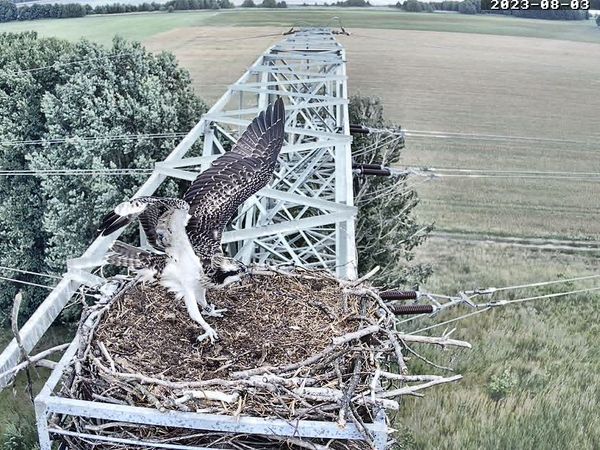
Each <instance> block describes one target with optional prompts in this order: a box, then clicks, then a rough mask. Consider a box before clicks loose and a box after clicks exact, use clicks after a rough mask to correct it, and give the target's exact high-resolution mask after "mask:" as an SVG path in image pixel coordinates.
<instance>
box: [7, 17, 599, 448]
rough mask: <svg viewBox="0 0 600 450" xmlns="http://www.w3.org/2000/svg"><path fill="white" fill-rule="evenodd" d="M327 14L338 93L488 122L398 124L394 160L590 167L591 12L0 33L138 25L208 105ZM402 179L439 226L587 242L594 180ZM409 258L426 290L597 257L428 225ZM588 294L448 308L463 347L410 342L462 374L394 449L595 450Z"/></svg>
mask: <svg viewBox="0 0 600 450" xmlns="http://www.w3.org/2000/svg"><path fill="white" fill-rule="evenodd" d="M333 15H337V16H339V17H341V18H342V21H343V23H344V26H346V27H347V28H348V29H349V30H350V31H351V32H352V33H353V35H352V36H350V37H341V38H340V41H341V42H342V43H343V44H344V46H345V47H346V49H347V56H348V75H349V88H350V92H351V93H361V94H365V95H376V96H380V97H381V98H382V99H383V103H384V106H385V110H386V116H387V117H389V118H390V119H391V120H393V121H395V122H398V123H401V124H402V125H403V126H404V127H405V128H406V129H409V130H421V131H446V132H461V133H479V134H496V135H503V136H506V138H503V139H499V140H494V141H491V140H485V139H437V138H422V137H420V138H417V137H414V138H409V139H408V141H407V149H406V151H405V156H404V160H403V161H402V163H403V164H406V165H411V166H412V165H418V166H429V167H441V168H469V169H494V170H539V171H568V172H578V171H581V172H600V157H599V155H598V152H599V150H598V148H597V145H596V143H597V142H599V141H600V129H599V128H598V126H597V120H598V111H600V95H598V89H599V88H600V45H599V44H600V29H598V28H597V27H595V26H594V25H592V23H591V22H589V23H581V22H551V21H531V20H522V19H509V18H504V17H481V16H477V17H468V16H460V15H441V14H440V15H432V14H403V13H399V12H397V11H387V12H386V11H381V10H373V11H365V10H360V11H355V10H339V9H335V10H333V9H324V10H312V9H311V10H288V11H276V12H271V11H268V12H265V11H226V12H213V11H206V12H190V13H175V14H137V15H134V14H132V15H125V16H105V17H89V18H85V19H69V20H59V21H38V22H23V23H11V24H3V25H0V30H1V31H17V30H24V29H30V28H33V29H36V30H38V31H39V32H40V33H42V34H44V35H53V36H59V37H64V38H67V39H71V40H73V39H78V38H79V37H86V38H88V39H92V40H95V41H98V42H101V43H104V44H106V43H109V42H110V39H111V37H112V35H113V34H114V33H119V34H121V35H124V36H125V37H128V38H132V39H140V40H142V41H143V42H144V43H145V45H146V46H147V47H148V48H149V49H151V50H153V51H160V50H168V51H172V52H173V53H174V54H175V55H176V56H177V57H178V59H179V60H180V62H181V64H182V65H183V66H185V67H187V68H188V69H189V71H190V73H191V75H192V78H193V81H194V86H195V88H196V90H197V92H198V94H199V95H200V96H201V97H202V98H204V99H205V100H206V101H207V102H208V103H212V102H213V101H214V100H216V99H217V98H218V97H219V96H220V95H221V94H222V93H223V91H224V89H225V88H226V86H227V85H228V84H230V83H232V82H234V81H235V80H236V79H237V78H238V77H239V75H241V74H242V73H243V71H244V70H245V68H246V67H247V66H248V65H250V64H251V63H252V62H253V61H254V60H255V59H256V57H257V56H258V55H259V53H260V52H262V51H263V50H264V49H265V48H266V47H267V46H269V45H271V44H272V43H274V42H276V41H278V40H279V39H280V36H276V35H275V34H276V33H280V32H281V31H283V30H284V29H285V27H287V26H290V25H292V24H293V23H298V22H300V21H308V22H311V23H317V22H320V23H321V24H324V23H326V22H327V21H328V20H329V19H330V18H331V17H332V16H333ZM473 33H482V34H473ZM516 137H538V138H543V139H553V140H554V141H553V142H550V141H544V140H537V141H530V140H521V139H517V138H516ZM419 181H420V179H415V180H414V182H415V183H418V182H419ZM417 189H418V191H419V193H420V196H421V197H422V199H423V202H422V204H421V205H420V207H419V215H420V216H421V217H422V219H423V220H426V221H434V222H435V223H436V227H437V229H438V230H440V231H451V232H455V233H461V234H464V235H466V236H468V235H469V234H476V235H478V236H481V235H484V234H485V235H488V236H492V237H493V236H516V237H521V238H535V237H542V238H555V239H580V240H598V235H599V233H600V213H599V208H598V206H599V205H598V199H599V198H600V185H599V183H591V182H583V181H572V180H570V181H566V180H558V179H546V180H522V179H464V178H454V179H438V180H432V181H428V182H423V183H421V184H419V185H418V187H417ZM416 260H417V261H420V262H425V263H429V264H431V265H432V266H433V267H434V270H435V272H434V276H433V277H432V279H431V280H430V281H429V282H428V284H427V286H426V287H427V289H429V290H431V291H436V292H440V293H454V292H456V291H458V290H461V289H469V288H475V287H480V286H504V285H514V284H518V283H527V282H535V281H540V280H549V279H554V278H556V277H557V276H559V275H564V276H570V275H573V276H577V275H581V274H589V273H598V272H599V268H600V259H599V258H597V254H587V253H576V254H573V255H571V254H566V253H564V252H556V251H539V250H528V249H523V248H511V247H509V246H495V245H489V244H483V243H481V242H477V243H465V242H460V243H459V242H452V241H443V240H440V239H435V240H433V239H432V240H430V241H429V242H427V243H426V244H425V245H424V246H423V247H422V248H420V249H419V250H418V252H417V257H416ZM598 301H599V298H598V296H597V295H596V296H588V297H585V296H581V297H577V298H575V299H572V300H549V301H545V302H543V303H536V304H535V305H531V306H523V307H510V308H505V309H502V310H497V311H494V312H491V313H485V314H483V315H480V316H478V317H477V318H473V319H470V320H466V321H465V322H463V323H462V324H461V325H459V329H458V330H457V332H456V333H455V336H456V337H457V338H462V339H466V340H469V341H471V342H472V343H473V344H474V349H473V350H471V351H470V352H460V353H454V352H448V353H443V354H442V355H441V356H440V354H439V353H437V352H434V353H431V355H430V354H428V356H431V357H433V358H436V361H438V362H440V363H442V364H446V363H449V364H451V365H453V366H454V367H456V368H457V371H458V372H460V373H462V374H464V375H465V379H464V381H463V382H461V383H459V384H455V385H453V386H445V387H443V388H440V389H438V390H434V391H431V392H429V393H428V394H427V396H426V398H424V399H407V400H406V403H405V405H406V407H405V408H404V409H403V410H402V413H401V416H400V418H399V420H398V421H397V425H396V426H397V428H398V429H400V430H401V431H402V432H403V438H402V443H403V446H402V447H401V448H419V449H420V448H428V449H440V448H452V449H466V448H469V449H471V448H487V449H496V448H511V449H512V448H518V449H521V448H522V449H554V448H584V449H585V448H590V449H591V448H598V443H599V442H600V435H599V433H598V430H599V429H600V426H599V425H600V424H599V423H598V414H597V411H598V407H599V406H600V400H599V399H600V391H599V389H600V388H599V387H598V386H600V383H599V382H600V380H599V379H598V373H599V369H600V366H598V361H599V359H598V356H599V354H600V346H599V344H598V334H599V332H600V329H599V328H598V324H597V319H596V317H597V313H596V309H597V308H595V307H594V305H596V306H597V304H598ZM594 302H595V303H594ZM465 312H466V311H465ZM498 386H500V388H498ZM498 389H500V394H501V395H500V394H498V392H497V391H498ZM498 395H500V397H498Z"/></svg>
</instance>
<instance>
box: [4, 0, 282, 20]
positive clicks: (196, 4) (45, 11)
mask: <svg viewBox="0 0 600 450" xmlns="http://www.w3.org/2000/svg"><path fill="white" fill-rule="evenodd" d="M265 1H274V0H265ZM284 3H285V2H284ZM233 7H234V5H233V3H232V2H231V1H230V0H171V1H169V2H167V3H164V4H160V3H156V2H151V3H149V2H144V3H140V4H139V5H132V4H128V3H112V4H107V5H99V6H96V7H92V6H91V5H87V4H85V5H84V4H82V3H54V4H49V3H43V4H40V3H34V4H33V5H31V6H29V5H24V6H19V7H18V6H17V5H16V4H15V3H13V2H11V1H9V0H0V22H11V21H14V20H37V19H66V18H70V17H84V16H87V15H91V14H123V13H130V12H147V11H168V12H170V11H174V10H194V9H225V8H233Z"/></svg>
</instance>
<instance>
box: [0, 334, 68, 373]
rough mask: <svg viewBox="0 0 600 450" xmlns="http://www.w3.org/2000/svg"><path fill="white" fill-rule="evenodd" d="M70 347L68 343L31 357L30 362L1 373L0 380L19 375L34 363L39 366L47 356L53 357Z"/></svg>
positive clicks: (24, 362)
mask: <svg viewBox="0 0 600 450" xmlns="http://www.w3.org/2000/svg"><path fill="white" fill-rule="evenodd" d="M68 346H69V344H68V343H67V344H61V345H57V346H56V347H52V348H49V349H48V350H44V351H43V352H40V353H38V354H37V355H34V356H30V357H29V359H28V361H23V362H22V363H20V364H17V365H16V366H15V367H12V368H11V369H8V370H7V371H5V372H2V373H0V378H4V377H6V376H7V375H11V374H17V373H18V372H20V371H21V370H23V369H25V368H26V367H28V366H29V365H30V364H32V363H33V364H36V365H39V364H40V363H41V362H42V360H44V358H46V357H47V356H49V355H51V354H52V353H54V352H60V351H62V350H65V349H66V348H67V347H68Z"/></svg>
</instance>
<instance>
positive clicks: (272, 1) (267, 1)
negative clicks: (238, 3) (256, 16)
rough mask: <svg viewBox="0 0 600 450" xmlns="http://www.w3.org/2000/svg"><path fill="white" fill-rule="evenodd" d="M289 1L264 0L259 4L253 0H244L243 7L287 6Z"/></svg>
mask: <svg viewBox="0 0 600 450" xmlns="http://www.w3.org/2000/svg"><path fill="white" fill-rule="evenodd" d="M287 6H288V5H287V3H286V2H285V1H284V0H282V1H279V2H278V1H276V0H263V1H262V3H261V4H259V5H257V4H256V3H254V1H253V0H244V2H243V3H242V8H287Z"/></svg>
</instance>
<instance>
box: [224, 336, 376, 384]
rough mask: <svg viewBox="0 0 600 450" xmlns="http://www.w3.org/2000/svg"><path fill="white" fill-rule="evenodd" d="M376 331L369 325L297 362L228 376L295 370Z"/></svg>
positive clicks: (335, 340)
mask: <svg viewBox="0 0 600 450" xmlns="http://www.w3.org/2000/svg"><path fill="white" fill-rule="evenodd" d="M378 331H379V326H378V325H371V326H369V327H366V328H362V329H360V330H358V331H354V332H352V333H347V334H345V335H343V336H339V337H335V338H333V344H331V345H330V346H328V347H326V348H325V349H324V350H322V351H321V352H319V353H317V354H316V355H314V356H311V357H310V358H307V359H305V360H303V361H300V362H298V363H294V364H288V365H286V366H279V367H274V366H263V367H256V368H254V369H249V370H242V371H240V372H233V373H232V374H231V375H230V377H231V378H232V379H242V378H248V377H251V376H254V375H261V374H263V373H267V372H274V373H285V372H290V371H293V370H297V369H299V368H300V367H304V366H308V365H310V364H313V363H315V362H317V361H319V360H321V359H323V357H325V356H327V355H328V354H330V353H332V352H333V351H334V350H336V349H338V348H339V347H340V346H342V345H344V344H346V343H348V342H350V341H352V340H353V339H360V338H362V337H364V336H367V335H369V334H374V333H377V332H378Z"/></svg>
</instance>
